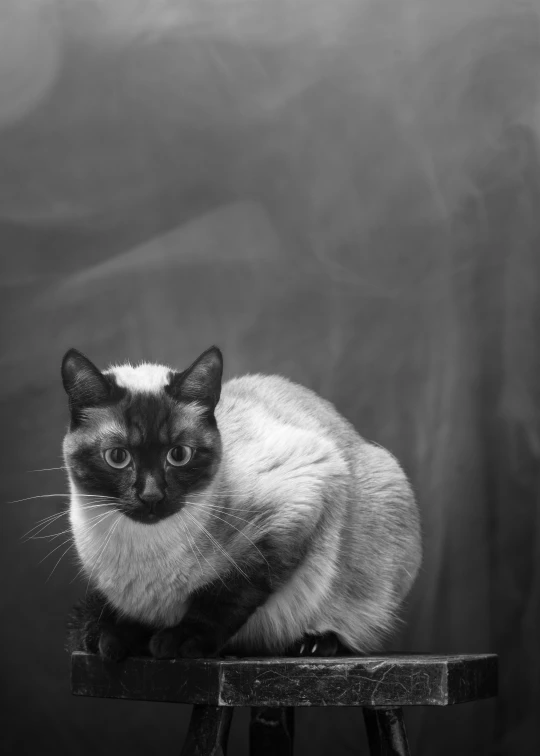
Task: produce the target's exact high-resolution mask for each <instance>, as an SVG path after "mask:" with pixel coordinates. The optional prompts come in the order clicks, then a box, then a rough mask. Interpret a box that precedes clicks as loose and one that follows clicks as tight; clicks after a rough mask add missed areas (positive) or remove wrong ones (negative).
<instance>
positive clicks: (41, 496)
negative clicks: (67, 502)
mask: <svg viewBox="0 0 540 756" xmlns="http://www.w3.org/2000/svg"><path fill="white" fill-rule="evenodd" d="M59 496H65V497H68V498H69V497H70V496H71V493H69V491H68V492H67V493H57V494H38V495H37V496H27V497H26V498H24V499H14V500H13V501H6V504H20V503H21V502H22V501H35V500H36V499H54V498H56V499H57V498H58V497H59ZM77 496H84V497H90V498H91V497H94V498H96V497H97V498H100V499H114V498H116V497H115V496H105V495H104V494H103V495H102V494H80V493H78V494H77Z"/></svg>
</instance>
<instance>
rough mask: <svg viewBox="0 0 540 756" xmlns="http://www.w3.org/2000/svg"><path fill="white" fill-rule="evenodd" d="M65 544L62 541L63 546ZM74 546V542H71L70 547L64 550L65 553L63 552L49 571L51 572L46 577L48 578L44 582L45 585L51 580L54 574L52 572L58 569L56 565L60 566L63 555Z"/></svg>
mask: <svg viewBox="0 0 540 756" xmlns="http://www.w3.org/2000/svg"><path fill="white" fill-rule="evenodd" d="M65 543H67V541H64V544H65ZM64 544H62V546H63V545H64ZM74 546H75V541H73V543H71V544H70V545H69V546H68V547H67V549H66V550H65V551H64V552H63V554H62V555H61V556H60V559H59V560H58V561H57V563H56V564H55V565H54V567H53V568H52V570H51V572H50V574H49V576H48V577H47V579H46V580H45V582H46V583H48V582H49V580H50V579H51V578H52V576H53V573H54V571H55V570H56V568H57V567H58V565H59V564H60V562H61V561H62V559H63V558H64V557H65V555H66V554H67V553H68V551H69V550H70V549H72V548H73V547H74Z"/></svg>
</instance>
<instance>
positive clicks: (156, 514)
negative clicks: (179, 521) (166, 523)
mask: <svg viewBox="0 0 540 756" xmlns="http://www.w3.org/2000/svg"><path fill="white" fill-rule="evenodd" d="M180 508H181V507H180V506H178V505H176V504H172V503H171V502H170V501H168V500H167V499H161V500H160V501H151V502H148V501H142V500H141V499H139V500H138V501H137V502H136V503H134V504H133V506H131V507H129V508H124V509H123V512H124V514H125V515H126V516H127V517H129V518H130V519H131V520H134V521H135V522H140V523H144V524H145V525H155V523H157V522H160V521H161V520H165V519H166V518H167V517H171V516H172V515H173V514H176V513H177V512H178V511H179V510H180Z"/></svg>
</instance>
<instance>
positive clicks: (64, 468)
mask: <svg viewBox="0 0 540 756" xmlns="http://www.w3.org/2000/svg"><path fill="white" fill-rule="evenodd" d="M67 469H68V468H67V467H66V466H65V465H61V466H60V467H41V468H39V469H37V470H26V472H29V473H31V472H49V471H50V470H67Z"/></svg>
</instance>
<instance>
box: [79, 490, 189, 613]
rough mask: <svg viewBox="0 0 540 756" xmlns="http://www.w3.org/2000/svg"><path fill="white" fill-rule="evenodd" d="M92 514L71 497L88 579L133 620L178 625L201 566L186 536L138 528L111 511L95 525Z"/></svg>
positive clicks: (166, 529) (165, 529)
mask: <svg viewBox="0 0 540 756" xmlns="http://www.w3.org/2000/svg"><path fill="white" fill-rule="evenodd" d="M91 517H92V516H90V517H89V516H88V515H87V513H86V512H85V510H84V507H83V506H82V505H81V504H80V502H79V501H78V499H77V496H76V495H74V496H73V499H72V505H71V524H72V529H73V535H74V538H75V542H76V545H77V551H78V554H79V558H80V560H81V562H82V566H83V570H84V572H85V574H86V576H87V578H88V580H89V581H90V583H91V584H93V585H95V586H96V587H97V588H98V589H99V590H100V591H101V592H102V593H103V594H104V595H105V596H106V597H107V599H108V601H110V603H111V604H112V605H113V606H114V607H115V608H116V609H117V610H118V611H120V612H121V613H122V614H123V615H125V616H127V617H129V618H131V619H136V620H138V621H140V622H146V623H150V624H152V625H154V626H163V627H169V626H173V625H175V624H177V623H178V622H179V621H180V620H181V619H182V617H183V615H184V614H185V612H186V609H187V604H186V599H187V596H188V594H189V593H190V592H191V591H192V590H193V589H194V587H196V586H195V584H194V579H193V578H194V576H195V575H198V574H199V575H200V570H199V571H197V567H198V564H197V562H196V560H195V558H194V555H193V553H192V552H191V551H190V550H189V548H188V547H187V546H186V544H185V542H184V539H182V538H179V537H176V538H175V537H174V531H175V527H174V525H173V524H172V523H170V522H169V523H166V525H167V527H165V523H163V524H162V526H161V527H160V526H159V525H157V526H153V527H151V528H148V527H142V528H141V526H138V527H137V526H136V525H135V526H134V524H133V523H131V522H130V521H129V520H128V519H127V518H126V517H124V516H123V515H119V514H115V513H114V512H112V513H111V514H110V515H109V516H108V517H106V518H105V519H104V520H103V521H102V522H100V523H99V524H97V525H94V524H92V522H91ZM171 525H172V526H173V527H172V528H171Z"/></svg>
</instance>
